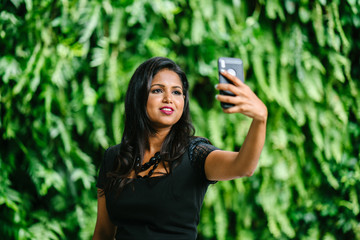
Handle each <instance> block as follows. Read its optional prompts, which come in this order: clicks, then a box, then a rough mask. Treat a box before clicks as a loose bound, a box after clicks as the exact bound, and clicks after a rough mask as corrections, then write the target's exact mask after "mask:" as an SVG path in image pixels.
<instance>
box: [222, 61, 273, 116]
mask: <svg viewBox="0 0 360 240" xmlns="http://www.w3.org/2000/svg"><path fill="white" fill-rule="evenodd" d="M220 59H222V58H220ZM220 59H219V79H220V83H219V84H217V85H216V89H218V90H220V95H217V96H216V98H217V99H218V100H219V101H220V102H221V105H222V106H225V107H223V111H224V112H225V113H242V114H244V115H246V116H248V117H250V118H252V119H254V120H258V121H262V122H263V121H265V122H266V120H267V108H266V106H265V104H264V103H263V102H262V101H261V100H260V99H259V98H258V97H257V96H256V94H255V93H254V92H253V91H252V90H251V89H250V88H249V87H248V86H247V85H246V84H245V83H244V79H243V78H242V79H239V78H238V77H237V76H234V74H233V72H232V71H231V70H230V71H229V69H234V68H228V69H227V70H225V69H224V68H221V65H220V64H221V63H220ZM240 61H241V60H240ZM241 67H242V62H241ZM241 73H242V76H243V71H242V72H241ZM235 75H237V74H235ZM222 79H225V80H227V81H226V82H225V81H223V80H222ZM231 83H232V84H231Z"/></svg>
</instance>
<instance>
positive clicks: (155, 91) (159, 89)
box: [151, 88, 162, 94]
mask: <svg viewBox="0 0 360 240" xmlns="http://www.w3.org/2000/svg"><path fill="white" fill-rule="evenodd" d="M151 93H155V94H156V93H162V89H161V88H155V89H153V90H151Z"/></svg>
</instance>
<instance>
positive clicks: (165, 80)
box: [146, 69, 185, 130]
mask: <svg viewBox="0 0 360 240" xmlns="http://www.w3.org/2000/svg"><path fill="white" fill-rule="evenodd" d="M184 102H185V95H184V92H183V85H182V82H181V80H180V77H179V75H177V73H175V72H173V71H171V70H169V69H163V70H161V71H159V72H158V73H157V74H156V75H155V76H154V78H153V80H152V83H151V86H150V92H149V96H148V100H147V105H146V111H147V114H148V117H149V119H150V121H151V123H152V126H153V127H154V128H155V129H157V130H158V129H161V128H171V127H172V126H173V125H174V124H175V123H177V122H178V121H179V119H180V118H181V116H182V114H183V110H184Z"/></svg>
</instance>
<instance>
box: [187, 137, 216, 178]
mask: <svg viewBox="0 0 360 240" xmlns="http://www.w3.org/2000/svg"><path fill="white" fill-rule="evenodd" d="M218 149H219V148H217V147H215V146H213V145H212V144H211V142H210V141H209V140H207V139H206V138H201V137H196V138H193V139H191V141H190V144H189V159H190V162H191V165H192V166H193V167H194V168H195V170H196V171H198V172H199V174H201V175H202V177H203V178H204V179H205V180H206V181H207V182H208V183H215V182H214V181H209V180H207V179H206V175H205V168H204V166H205V160H206V158H207V156H208V155H209V154H210V153H211V152H212V151H214V150H218Z"/></svg>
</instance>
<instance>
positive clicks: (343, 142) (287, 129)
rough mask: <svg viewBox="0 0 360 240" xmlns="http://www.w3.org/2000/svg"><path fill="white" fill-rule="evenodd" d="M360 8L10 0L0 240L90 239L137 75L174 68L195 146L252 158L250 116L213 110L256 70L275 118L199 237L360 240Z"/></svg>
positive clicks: (2, 8) (255, 84) (206, 212)
mask: <svg viewBox="0 0 360 240" xmlns="http://www.w3.org/2000/svg"><path fill="white" fill-rule="evenodd" d="M359 32H360V1H359V0H348V1H340V0H338V1H327V0H314V1H309V0H284V1H279V0H269V1H265V0H258V1H241V0H232V1H230V0H176V1H170V0H136V1H134V0H119V1H109V0H104V1H100V0H98V1H95V0H78V1H74V0H62V1H50V0H41V1H40V0H11V1H5V0H1V1H0V91H1V92H0V97H1V98H0V104H1V105H0V107H1V108H0V111H1V121H0V135H1V156H0V236H1V238H2V239H89V238H90V237H91V235H92V233H93V229H94V224H95V220H96V206H97V205H96V204H97V203H96V188H95V179H96V175H97V170H98V167H99V165H100V162H101V159H102V154H103V152H104V149H106V148H107V147H108V146H110V145H114V144H116V143H118V142H119V141H120V139H121V134H122V129H123V118H122V116H123V113H124V108H123V107H124V106H123V100H124V94H125V91H126V87H127V83H128V81H129V79H130V76H131V75H132V73H133V71H134V69H135V68H136V67H137V66H138V65H139V64H140V63H141V62H143V61H144V60H146V59H148V58H150V57H153V56H167V57H169V58H172V59H173V60H175V61H176V62H177V63H178V64H179V65H181V66H182V67H183V69H184V70H185V72H186V73H187V74H188V77H189V80H190V83H191V95H192V99H191V112H192V117H193V122H194V125H195V126H196V130H197V135H201V136H205V137H208V138H209V139H210V140H211V141H212V142H213V143H214V145H216V146H218V147H220V148H223V149H227V150H238V149H239V147H240V146H241V144H242V142H243V140H244V138H245V136H246V133H247V130H248V127H249V124H250V120H249V119H248V118H246V117H244V116H241V115H225V114H223V113H222V111H221V108H220V106H219V104H218V103H217V102H216V101H215V98H214V95H215V94H216V91H215V89H214V85H215V84H216V82H217V79H218V78H217V68H216V61H217V58H218V57H220V56H231V57H239V58H242V59H243V61H244V67H245V73H246V74H245V75H246V76H245V78H246V82H247V84H248V85H249V86H250V87H251V88H252V89H253V90H254V91H255V92H256V93H257V94H258V96H259V97H260V98H261V99H262V100H263V101H264V102H265V104H266V105H267V107H268V110H269V120H268V133H267V141H266V145H265V147H264V151H263V153H262V155H261V159H260V164H259V167H258V169H257V171H256V172H255V174H254V176H252V177H251V178H244V179H238V180H235V181H228V182H220V183H217V184H216V185H215V186H212V187H211V188H210V189H209V192H208V194H207V196H206V199H205V203H204V207H203V210H202V215H201V223H200V225H199V239H219V240H223V239H303V240H306V239H326V240H331V239H360V224H359V222H360V217H359V212H360V210H359V206H360V205H359V192H360V167H359V163H358V161H359V145H360V128H359V120H360V97H359V87H360V83H359V80H360V64H359V61H360V60H359V56H360V51H359V49H360V38H359Z"/></svg>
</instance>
